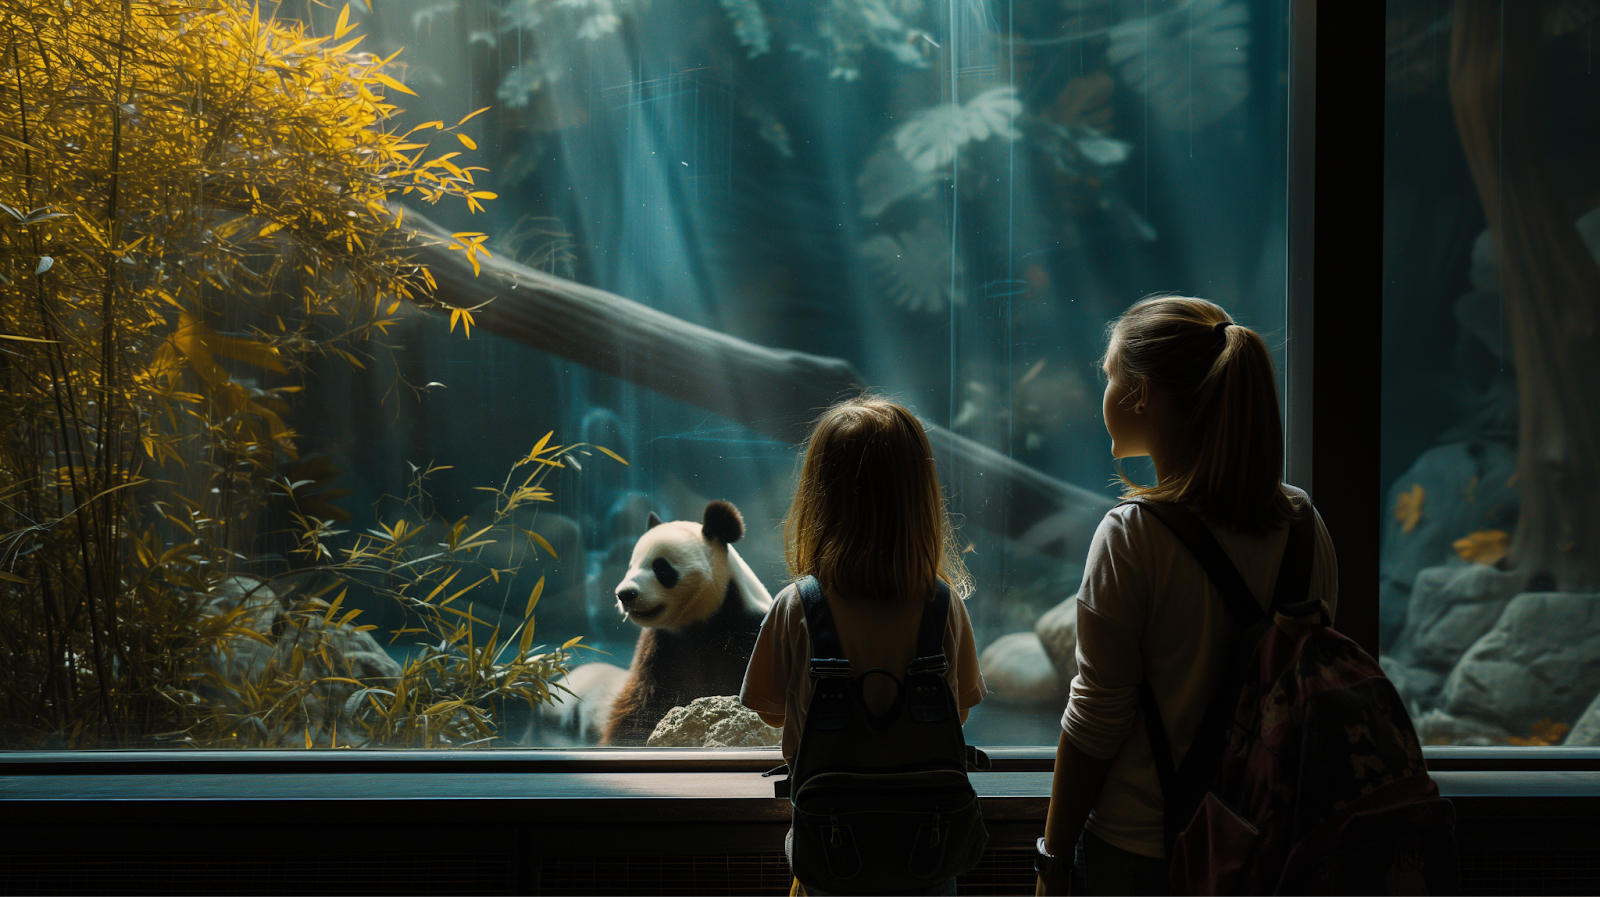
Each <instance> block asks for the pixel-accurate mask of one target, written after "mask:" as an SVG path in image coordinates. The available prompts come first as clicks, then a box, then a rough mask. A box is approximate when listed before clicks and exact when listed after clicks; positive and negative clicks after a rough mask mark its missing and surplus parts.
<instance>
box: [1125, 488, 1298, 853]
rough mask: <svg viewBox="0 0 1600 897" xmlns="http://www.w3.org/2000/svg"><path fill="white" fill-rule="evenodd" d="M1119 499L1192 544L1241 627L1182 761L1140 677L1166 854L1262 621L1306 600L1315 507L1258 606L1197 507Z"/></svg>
mask: <svg viewBox="0 0 1600 897" xmlns="http://www.w3.org/2000/svg"><path fill="white" fill-rule="evenodd" d="M1124 503H1125V504H1136V505H1138V506H1139V507H1140V509H1141V510H1143V511H1145V512H1147V513H1149V514H1150V515H1151V516H1153V517H1155V518H1156V519H1157V520H1159V521H1161V522H1162V524H1164V525H1165V526H1166V527H1167V529H1169V530H1171V531H1172V534H1173V535H1175V536H1177V537H1178V541H1179V542H1182V543H1183V545H1184V547H1186V548H1188V549H1189V553H1190V554H1192V555H1194V558H1195V560H1197V561H1199V562H1200V566H1201V567H1202V568H1204V569H1205V571H1206V575H1207V576H1209V577H1210V578H1211V582H1212V584H1213V585H1215V586H1216V587H1217V592H1218V594H1220V595H1221V597H1222V603H1223V604H1224V605H1226V606H1227V608H1228V614H1229V616H1231V617H1232V618H1233V621H1234V622H1235V623H1236V624H1238V627H1239V635H1238V636H1237V637H1236V638H1235V639H1234V640H1233V642H1232V643H1230V645H1229V653H1230V655H1231V656H1229V657H1228V658H1227V667H1226V669H1225V670H1224V672H1223V677H1222V682H1221V683H1220V684H1219V685H1218V687H1217V692H1216V693H1215V694H1213V695H1212V696H1211V700H1210V702H1209V703H1208V704H1207V706H1206V713H1205V716H1204V717H1202V718H1201V721H1200V728H1199V729H1198V730H1197V731H1196V732H1195V736H1194V740H1193V741H1192V742H1190V746H1189V752H1188V753H1187V754H1185V755H1184V758H1183V766H1182V767H1178V766H1177V765H1176V764H1175V763H1174V762H1173V755H1172V741H1171V739H1170V738H1169V737H1168V736H1167V728H1166V726H1165V725H1164V724H1163V723H1162V721H1161V713H1160V709H1159V708H1158V707H1157V705H1156V694H1155V691H1154V690H1153V689H1152V688H1151V687H1150V680H1149V679H1148V678H1147V679H1145V680H1144V681H1143V682H1140V683H1139V704H1140V707H1141V709H1142V711H1143V715H1144V722H1145V732H1146V734H1148V735H1149V737H1150V753H1151V755H1152V757H1153V759H1154V760H1155V763H1156V778H1158V779H1159V780H1160V782H1161V793H1162V800H1163V803H1164V804H1165V816H1166V819H1165V823H1166V825H1165V829H1166V832H1165V835H1166V838H1165V840H1166V847H1167V856H1168V857H1170V856H1172V847H1173V842H1174V841H1175V840H1176V839H1177V836H1178V832H1180V831H1182V830H1183V828H1184V827H1185V826H1186V825H1187V824H1188V822H1189V819H1190V818H1191V817H1192V816H1193V814H1194V810H1195V808H1196V807H1198V806H1199V804H1200V800H1201V799H1202V798H1204V796H1205V792H1206V790H1207V789H1208V788H1209V787H1210V784H1211V777H1212V775H1213V774H1214V772H1215V770H1216V769H1217V767H1218V765H1219V764H1220V763H1221V759H1222V751H1223V747H1224V744H1223V742H1224V741H1225V739H1226V733H1227V727H1228V725H1229V723H1230V722H1231V721H1232V718H1233V712H1234V709H1235V702H1236V699H1237V695H1238V689H1239V686H1240V685H1241V684H1242V680H1243V674H1244V670H1245V667H1246V666H1247V665H1248V663H1249V661H1250V659H1251V657H1252V656H1253V649H1254V647H1255V644H1256V642H1257V641H1258V640H1259V639H1260V635H1261V633H1263V632H1265V631H1266V627H1268V626H1270V625H1271V620H1272V613H1273V612H1275V611H1277V610H1280V609H1283V608H1285V607H1287V606H1288V605H1291V604H1296V603H1298V602H1301V601H1306V600H1308V595H1309V594H1310V591H1311V562H1312V556H1313V553H1314V552H1315V549H1316V514H1315V512H1314V511H1312V509H1311V506H1310V504H1309V503H1308V504H1306V505H1304V506H1303V507H1302V508H1301V511H1300V516H1299V517H1298V518H1297V519H1296V520H1295V521H1294V522H1293V523H1292V524H1290V526H1289V539H1288V542H1287V544H1285V545H1284V549H1283V560H1282V562H1281V563H1280V564H1279V567H1278V579H1277V582H1276V583H1274V584H1273V589H1272V602H1271V604H1270V605H1269V606H1268V609H1267V610H1265V611H1263V610H1262V609H1261V605H1260V604H1257V603H1256V599H1255V595H1254V593H1252V592H1251V591H1250V587H1249V585H1248V584H1246V583H1245V581H1244V577H1243V576H1242V575H1240V573H1239V568H1237V567H1235V566H1234V565H1233V561H1231V560H1229V558H1228V553H1227V551H1225V550H1224V549H1223V547H1222V544H1221V543H1219V542H1218V541H1217V537H1216V536H1215V535H1213V534H1212V532H1211V530H1210V529H1208V528H1207V527H1206V525H1205V523H1204V522H1203V521H1202V520H1201V519H1200V517H1199V515H1198V514H1196V513H1195V512H1194V511H1191V510H1189V509H1188V508H1186V507H1184V506H1182V505H1179V504H1173V503H1167V502H1153V501H1144V500H1141V499H1129V500H1127V501H1126V502H1124Z"/></svg>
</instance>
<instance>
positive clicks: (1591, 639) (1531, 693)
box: [1442, 592, 1600, 735]
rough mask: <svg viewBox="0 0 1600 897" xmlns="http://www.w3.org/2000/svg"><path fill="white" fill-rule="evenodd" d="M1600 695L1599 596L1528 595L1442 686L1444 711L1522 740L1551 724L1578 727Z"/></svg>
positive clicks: (1516, 600) (1512, 605)
mask: <svg viewBox="0 0 1600 897" xmlns="http://www.w3.org/2000/svg"><path fill="white" fill-rule="evenodd" d="M1597 693H1600V595H1597V594H1593V593H1573V592H1529V593H1527V594H1523V595H1518V596H1517V597H1516V598H1513V599H1512V600H1511V603H1510V604H1509V605H1507V606H1506V609H1505V613H1503V614H1502V615H1501V617H1500V620H1499V622H1497V623H1496V624H1495V626H1494V628H1493V629H1491V630H1490V631H1489V633H1488V634H1487V635H1485V636H1484V637H1483V638H1481V639H1479V640H1478V642H1477V643H1476V644H1474V645H1473V646H1472V649H1471V650H1469V651H1468V652H1467V654H1466V656H1465V657H1463V658H1462V659H1461V662H1460V663H1459V664H1457V665H1456V668H1455V669H1454V670H1452V671H1451V673H1450V677H1449V678H1448V679H1446V680H1445V685H1444V693H1443V695H1442V697H1443V702H1442V703H1443V706H1444V709H1445V710H1446V711H1447V712H1448V713H1450V714H1451V715H1452V716H1457V717H1472V718H1475V719H1480V720H1484V721H1487V722H1492V723H1494V724H1496V725H1498V726H1501V727H1502V728H1504V729H1506V730H1507V731H1509V732H1511V733H1512V734H1514V735H1527V734H1529V733H1530V732H1531V731H1532V729H1533V725H1534V723H1536V722H1538V721H1539V720H1541V719H1543V718H1545V717H1549V718H1550V719H1552V720H1554V721H1555V722H1558V723H1565V722H1569V721H1572V720H1577V719H1578V718H1579V717H1580V716H1581V715H1583V713H1584V712H1585V711H1586V710H1587V709H1588V707H1589V706H1590V704H1591V703H1592V702H1593V701H1594V697H1595V695H1596V694H1597Z"/></svg>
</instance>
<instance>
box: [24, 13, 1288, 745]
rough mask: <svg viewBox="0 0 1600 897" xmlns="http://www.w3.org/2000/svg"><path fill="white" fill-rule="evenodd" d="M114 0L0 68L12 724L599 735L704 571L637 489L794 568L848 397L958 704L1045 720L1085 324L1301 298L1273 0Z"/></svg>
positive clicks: (1077, 441) (48, 20)
mask: <svg viewBox="0 0 1600 897" xmlns="http://www.w3.org/2000/svg"><path fill="white" fill-rule="evenodd" d="M84 2H91V5H94V3H95V2H98V0H77V2H75V4H74V7H73V8H72V9H71V10H69V9H68V6H67V5H66V4H65V2H64V0H63V2H61V3H56V2H54V0H40V2H39V3H38V4H35V5H34V7H31V8H30V9H31V11H29V12H26V13H23V12H17V13H7V15H12V16H26V17H31V18H29V19H28V23H27V24H28V25H29V27H30V28H37V29H40V30H41V33H43V34H47V35H48V36H49V38H48V41H55V42H56V43H55V44H50V43H49V42H48V41H46V42H45V43H43V44H39V46H40V47H44V48H45V49H44V50H37V48H27V47H20V45H19V49H18V54H19V55H18V60H16V62H18V63H19V67H20V70H21V71H22V72H23V77H22V78H21V79H19V80H17V81H15V82H14V83H12V82H8V83H6V84H4V85H0V92H3V93H4V94H5V102H4V103H3V104H0V120H3V122H4V125H3V127H4V131H3V135H4V136H5V137H6V138H8V139H7V140H5V141H0V154H3V158H0V192H3V194H4V195H3V196H0V202H4V203H5V206H4V207H3V208H0V213H4V214H0V250H3V252H4V253H5V257H6V259H7V260H8V261H7V268H6V269H5V272H4V277H5V279H4V280H3V281H0V299H3V302H4V315H5V318H4V331H3V333H0V336H3V337H4V339H5V342H4V345H3V346H0V348H3V349H4V350H5V355H4V358H5V359H6V361H5V366H4V367H3V368H0V377H4V378H6V380H5V389H4V390H0V392H3V393H4V394H5V396H6V397H5V399H4V401H5V402H7V403H8V404H7V414H8V416H9V419H12V420H16V421H20V422H22V424H21V425H19V426H18V427H16V428H13V432H11V433H8V434H7V435H5V436H4V437H3V439H4V440H5V441H4V450H5V454H4V456H3V457H0V466H3V467H4V480H3V481H0V498H3V499H4V503H3V505H0V514H3V526H0V537H3V538H0V589H4V590H5V591H4V604H3V605H0V665H3V666H0V681H5V682H7V683H11V686H10V687H8V688H7V689H6V691H5V692H4V693H3V695H0V714H3V716H0V737H3V741H4V746H6V747H40V746H46V747H52V748H89V747H101V746H118V747H174V746H185V747H196V746H199V747H212V746H233V745H237V746H266V747H310V746H321V747H328V746H351V747H378V746H398V747H450V746H453V747H464V746H473V747H484V746H576V745H589V744H595V743H598V742H600V741H602V740H603V739H604V735H605V732H606V729H607V725H608V722H609V720H610V717H611V715H612V713H613V712H614V710H615V708H616V706H617V705H616V696H617V695H618V694H619V693H622V692H625V691H626V689H628V688H630V687H633V688H638V687H647V686H649V685H650V683H639V682H632V681H630V674H629V672H628V667H629V666H630V663H631V662H632V660H633V658H634V655H635V646H636V645H637V644H638V643H639V640H640V636H641V632H642V629H641V626H640V622H641V621H640V618H639V616H638V615H637V614H635V615H634V617H633V619H631V620H630V619H627V618H624V616H623V615H622V614H620V613H619V612H618V608H619V602H618V591H619V589H622V588H624V587H626V584H627V583H629V582H634V581H648V580H649V579H650V577H652V576H653V577H655V581H656V583H657V584H658V585H661V587H662V588H663V589H664V590H665V591H670V589H671V586H666V585H664V584H665V583H666V582H667V580H670V579H674V578H676V579H677V580H679V581H681V580H682V579H683V578H684V577H685V576H688V575H690V574H692V573H697V572H698V571H696V570H694V569H693V566H694V565H693V564H688V565H687V566H684V565H683V564H670V565H669V567H670V570H668V571H666V572H663V571H661V570H658V569H657V568H656V566H655V563H654V561H655V560H656V558H653V557H648V556H644V557H641V556H639V555H636V553H635V548H636V543H638V542H639V541H640V539H641V537H642V536H644V534H645V533H646V530H647V525H648V521H649V519H650V516H651V515H652V514H654V515H656V516H657V517H659V518H660V519H662V520H667V521H690V522H692V523H699V522H701V521H702V519H703V518H704V517H705V515H706V509H707V507H708V505H709V504H710V503H711V502H712V501H714V500H726V501H728V502H731V503H732V504H733V505H734V506H736V507H737V509H738V511H739V513H740V515H741V516H742V518H743V521H744V527H743V529H744V531H743V533H742V537H741V538H740V539H739V540H738V541H737V543H736V544H734V543H733V542H732V540H731V539H729V540H726V541H727V542H728V543H729V545H728V548H729V552H728V557H729V558H730V559H731V558H733V557H735V556H737V557H739V558H742V561H743V563H745V564H747V565H748V571H749V574H750V576H751V577H752V578H753V579H754V581H755V582H756V583H757V584H759V586H760V587H762V588H764V589H765V590H766V591H767V592H769V593H770V592H776V591H777V590H778V588H780V587H781V586H782V584H783V583H784V582H785V581H786V573H785V571H784V569H783V551H782V545H781V536H780V532H781V530H780V528H779V521H780V520H781V517H782V514H783V512H784V509H785V508H786V507H787V504H788V499H789V494H788V493H789V489H790V488H791V484H792V477H793V473H794V463H795V458H796V454H797V446H798V444H799V443H800V441H801V440H802V438H803V436H804V432H805V424H806V422H807V421H808V420H809V419H810V418H811V417H812V416H814V415H815V413H816V412H817V411H819V410H820V409H821V408H823V407H825V406H826V405H828V404H829V403H830V402H831V401H833V400H834V399H835V398H837V397H838V396H840V395H843V394H846V393H848V392H850V391H853V390H858V389H860V388H862V387H871V388H876V389H880V390H882V391H884V392H886V393H888V394H889V395H891V396H893V397H895V398H897V399H898V400H900V401H902V402H904V403H906V404H907V405H908V406H910V407H912V408H913V410H915V411H916V412H917V413H918V414H919V416H920V417H921V418H922V419H923V421H924V422H925V423H926V424H927V425H928V427H929V433H930V440H931V442H932V443H933V446H934V450H935V452H936V454H937V456H938V461H939V465H940V473H941V477H942V480H943V482H944V484H945V487H946V490H947V493H948V495H949V499H950V502H951V507H952V510H953V511H954V512H955V514H956V515H957V517H956V519H957V521H958V522H959V523H960V525H961V533H960V535H961V538H962V540H963V544H964V545H966V546H968V547H969V552H968V554H967V565H968V567H969V569H970V570H971V571H972V573H973V576H974V578H975V580H976V582H977V587H978V589H977V593H976V595H975V596H974V597H973V598H972V600H971V603H970V604H969V612H970V615H971V618H972V621H973V624H974V627H975V630H976V634H977V638H978V644H979V647H980V650H984V649H987V650H984V660H983V665H984V669H985V675H986V677H987V678H988V680H989V686H990V691H991V698H990V699H989V700H988V701H986V702H985V703H984V704H983V705H980V706H979V707H978V708H976V709H975V710H974V712H973V714H972V717H971V720H970V721H969V723H968V733H969V734H968V738H969V740H971V741H975V742H978V743H986V744H1051V743H1054V742H1055V740H1056V737H1057V736H1056V724H1057V723H1056V721H1057V720H1058V719H1059V716H1060V705H1061V702H1062V701H1063V695H1064V690H1063V684H1064V681H1065V679H1066V678H1068V677H1070V675H1071V673H1072V663H1073V662H1072V645H1073V619H1072V613H1071V611H1072V610H1073V607H1074V605H1073V602H1072V599H1073V596H1074V594H1075V592H1076V589H1077V585H1078V581H1079V578H1080V577H1081V575H1082V559H1083V553H1084V550H1085V548H1086V546H1087V542H1088V538H1089V535H1090V534H1091V533H1092V531H1093V528H1094V525H1095V523H1096V522H1097V521H1098V519H1099V517H1100V515H1101V514H1102V513H1103V512H1104V510H1105V509H1106V508H1108V507H1110V505H1111V504H1112V502H1113V501H1114V495H1115V491H1114V490H1113V489H1111V488H1110V486H1109V485H1108V483H1109V481H1110V478H1111V464H1110V458H1109V452H1108V440H1107V437H1106V436H1105V433H1104V430H1103V427H1102V424H1101V422H1100V408H1099V384H1098V382H1097V380H1096V377H1097V374H1096V371H1097V367H1098V364H1097V362H1098V359H1099V356H1100V353H1101V351H1102V348H1103V329H1104V325H1105V322H1106V321H1107V320H1109V319H1110V318H1111V317H1112V316H1114V315H1115V314H1117V313H1119V312H1120V311H1121V310H1122V309H1124V308H1125V307H1127V305H1128V304H1129V303H1130V302H1132V301H1133V300H1134V299H1136V298H1138V297H1139V296H1142V295H1144V294H1147V293H1150V292H1154V291H1174V292H1182V293H1191V294H1195V295H1202V296H1206V297H1208V298H1211V299H1214V300H1216V301H1219V302H1221V303H1222V304H1223V305H1225V306H1226V307H1228V308H1229V309H1230V310H1232V311H1233V312H1234V314H1235V316H1236V318H1237V319H1239V320H1240V321H1241V322H1242V323H1247V324H1249V325H1250V326H1252V327H1254V328H1256V329H1257V330H1259V331H1261V332H1263V333H1265V334H1268V335H1269V337H1271V336H1272V335H1274V334H1278V335H1281V333H1282V328H1283V325H1284V296H1285V282H1284V271H1285V252H1286V240H1285V233H1284V227H1285V224H1284V211H1285V209H1284V207H1285V195H1286V194H1285V187H1284V171H1285V167H1284V163H1285V156H1286V152H1287V147H1286V143H1285V124H1286V108H1285V96H1286V88H1287V80H1288V63H1289V60H1288V58H1287V45H1286V41H1285V35H1286V33H1287V21H1286V15H1287V13H1286V11H1285V6H1284V5H1283V4H1277V3H1265V2H1246V0H1150V2H1145V3H1138V4H1132V3H1121V2H1111V0H1052V2H1019V3H991V2H987V0H959V2H951V3H926V2H923V0H827V2H813V0H719V2H712V0H673V2H668V0H653V2H651V0H585V2H571V0H505V2H500V0H392V2H386V3H384V4H375V5H374V9H372V10H370V11H369V10H367V9H366V8H365V6H363V5H362V4H359V3H357V4H352V5H351V6H350V7H348V8H335V9H324V8H322V7H321V6H319V5H317V4H313V3H300V2H298V0H296V2H292V3H286V4H282V5H279V6H277V7H275V8H274V7H270V6H269V7H263V9H262V12H261V17H260V18H257V17H256V16H255V15H254V14H253V13H252V11H251V8H250V7H249V6H247V5H244V4H241V3H236V2H231V0H230V2H228V3H224V4H222V5H221V6H220V7H219V8H218V9H217V10H215V11H213V12H210V13H198V12H193V11H185V12H181V13H175V14H173V15H167V16H155V15H141V14H135V15H133V16H132V17H131V18H129V19H128V20H127V21H129V22H133V23H135V24H134V26H130V27H131V31H130V34H131V35H132V37H130V38H128V39H126V40H123V39H119V41H118V44H117V45H118V46H119V48H122V49H121V50H120V52H123V53H124V54H125V55H124V56H123V57H120V58H119V59H111V60H106V59H105V57H104V55H103V54H101V53H99V52H98V51H97V52H96V53H87V52H84V53H79V52H76V51H75V50H74V49H73V48H76V47H81V46H86V45H89V44H93V43H94V42H95V41H96V40H97V37H96V33H95V32H94V29H97V28H98V29H101V30H104V29H116V28H118V27H121V25H120V23H122V22H123V21H124V20H123V17H122V16H123V12H122V10H123V7H122V6H121V5H120V4H104V3H102V4H100V5H103V6H104V7H105V8H104V10H103V12H104V15H100V14H98V13H97V14H96V15H89V14H87V12H86V11H85V8H84V5H83V4H84ZM144 8H145V5H144V4H140V3H135V4H134V7H133V9H134V11H135V13H137V11H138V10H140V9H144ZM96 9H99V6H96ZM302 28H303V29H304V30H305V34H301V33H300V31H299V29H302ZM310 35H316V36H319V37H321V38H325V39H324V40H323V41H322V42H320V43H314V42H312V41H313V38H312V37H310ZM358 37H360V38H361V43H359V44H355V45H352V44H351V43H350V42H351V41H353V40H355V39H356V38H358ZM96 46H98V44H96ZM52 48H53V49H52ZM402 48H404V52H403V53H400V54H399V55H398V56H395V55H393V54H395V53H396V52H397V51H400V50H401V49H402ZM35 52H44V53H47V54H49V55H48V58H49V59H50V60H57V61H58V60H59V59H71V60H73V64H74V65H77V66H80V67H81V71H79V70H74V72H73V73H71V74H70V75H69V74H64V73H63V71H62V70H56V69H51V68H50V67H49V65H47V64H46V60H45V58H44V57H43V56H41V57H38V58H35V57H30V56H28V54H30V53H35ZM368 54H370V55H368ZM195 60H208V61H209V64H208V65H200V64H199V63H197V62H196V61H195ZM52 64H55V63H52ZM119 64H120V65H121V66H122V68H121V69H117V68H116V66H117V65H119ZM83 84H102V85H111V86H110V87H108V88H106V90H108V91H111V92H112V93H114V95H115V97H116V98H117V103H116V104H113V105H111V106H107V105H105V104H103V103H98V104H96V103H88V102H87V101H85V100H84V99H83V97H82V96H81V90H82V89H83V88H82V87H81V85H83ZM390 104H393V106H398V107H403V108H392V107H391V105H390ZM385 135H387V136H385ZM402 135H404V136H402ZM435 200H438V201H437V202H435ZM396 211H401V212H402V213H401V214H400V215H399V217H398V218H397V217H396V214H395V212H396ZM407 235H409V239H401V237H404V236H407ZM435 238H436V239H435ZM52 266H53V267H52ZM424 270H425V271H426V272H427V273H426V274H424V273H423V271H424ZM1281 344H1282V340H1281V338H1279V339H1278V340H1277V341H1276V345H1275V348H1279V349H1281V348H1282V345H1281ZM1277 360H1278V364H1279V369H1280V370H1287V359H1286V358H1282V357H1280V358H1279V359H1277ZM547 434H548V435H547ZM646 562H647V563H646ZM712 566H714V567H716V571H718V572H715V573H713V575H714V576H724V577H727V578H728V579H729V580H732V579H735V578H737V577H735V576H731V575H729V574H726V573H722V572H720V571H723V570H727V569H737V565H734V567H732V568H730V567H728V566H726V565H724V566H716V565H712ZM724 585H725V583H724ZM736 591H737V592H738V593H739V595H738V600H741V601H746V602H759V601H760V597H759V596H757V595H755V594H754V592H755V589H754V588H743V589H738V590H736ZM624 603H626V602H624ZM661 613H662V614H664V615H667V614H670V613H673V612H672V611H668V610H663V611H661ZM662 619H666V616H663V617H662ZM712 647H713V648H714V649H715V650H718V651H721V650H727V649H729V645H728V644H726V643H724V644H719V645H716V646H712ZM737 648H738V645H737V644H734V645H733V648H732V649H733V650H737ZM708 650H709V649H708ZM569 674H570V676H569ZM719 693H721V694H727V693H731V691H729V690H726V689H723V688H721V687H717V688H715V689H712V690H710V691H709V692H708V694H707V695H706V696H707V697H716V696H717V695H718V694H719ZM580 698H581V699H582V700H579V699H580ZM691 709H693V708H691ZM679 716H681V717H686V718H689V722H688V723H687V724H685V725H681V726H679V727H678V731H677V733H676V734H666V733H664V734H663V737H666V738H667V739H668V742H667V743H698V744H708V743H710V744H725V745H735V744H752V743H756V742H758V741H760V740H761V739H769V740H770V739H771V738H772V737H774V736H775V734H776V732H775V730H774V731H770V732H767V731H762V730H761V729H760V728H759V726H755V727H751V726H748V725H745V723H747V722H748V720H745V721H743V722H741V720H740V719H739V718H738V714H737V713H735V712H734V711H733V709H732V708H730V707H727V706H725V705H724V704H717V703H716V702H706V703H704V704H703V705H702V706H701V709H700V710H697V711H694V712H693V713H691V712H688V711H686V712H685V713H683V714H679ZM696 727H699V728H698V729H697V728H696ZM695 732H702V733H703V734H694V733H695ZM684 733H689V734H684ZM673 738H677V739H679V740H678V741H672V740H671V739H673ZM696 739H698V740H696ZM632 740H637V739H632Z"/></svg>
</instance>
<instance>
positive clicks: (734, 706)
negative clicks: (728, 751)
mask: <svg viewBox="0 0 1600 897" xmlns="http://www.w3.org/2000/svg"><path fill="white" fill-rule="evenodd" d="M782 739H783V730H782V729H775V728H773V727H772V726H769V725H767V724H766V723H764V722H762V721H761V717H759V716H756V713H755V711H754V710H750V709H749V708H747V707H745V706H744V705H743V704H740V703H739V698H738V697H737V696H735V695H726V696H714V697H708V698H695V699H694V700H693V701H690V702H689V706H687V707H674V708H672V709H671V710H668V711H667V715H666V716H664V717H662V718H661V722H659V723H656V728H655V731H654V732H651V733H650V737H649V739H647V740H646V741H645V745H646V746H647V747H704V748H721V747H736V748H760V747H777V746H778V745H779V744H780V743H781V742H782Z"/></svg>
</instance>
